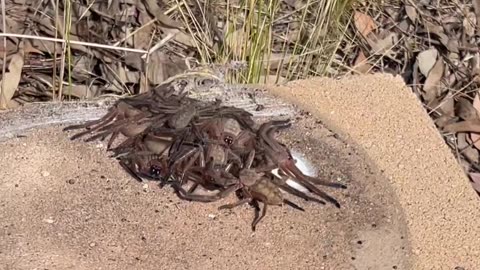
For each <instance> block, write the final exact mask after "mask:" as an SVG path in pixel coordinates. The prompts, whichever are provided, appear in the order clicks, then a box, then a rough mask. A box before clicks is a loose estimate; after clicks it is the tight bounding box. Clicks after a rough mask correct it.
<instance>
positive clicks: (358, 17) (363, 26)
mask: <svg viewBox="0 0 480 270" xmlns="http://www.w3.org/2000/svg"><path fill="white" fill-rule="evenodd" d="M354 22H355V27H356V28H357V30H358V31H359V32H360V34H362V36H363V37H364V38H367V36H368V34H370V33H371V32H372V31H373V30H375V29H376V28H377V26H376V25H375V21H373V19H372V17H370V16H368V15H367V14H364V13H361V12H359V11H355V15H354Z"/></svg>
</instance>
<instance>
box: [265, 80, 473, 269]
mask: <svg viewBox="0 0 480 270" xmlns="http://www.w3.org/2000/svg"><path fill="white" fill-rule="evenodd" d="M269 92H270V93H273V94H275V95H277V96H279V97H281V98H282V99H284V100H289V101H291V102H293V103H295V104H298V105H299V107H300V108H302V109H304V110H307V111H308V112H310V113H311V114H312V115H313V116H316V117H318V118H320V119H322V120H323V121H324V122H325V123H326V125H327V126H329V127H330V128H332V129H333V130H334V131H335V132H338V133H339V135H340V136H341V137H342V138H344V139H345V140H346V141H347V142H349V143H351V144H354V145H356V147H358V148H361V149H362V152H364V153H365V156H368V157H369V158H371V159H372V161H373V162H374V163H375V164H376V166H377V167H378V169H380V170H381V171H383V174H384V176H385V179H388V182H389V183H390V184H391V186H392V187H393V188H394V190H395V194H396V196H398V200H399V202H400V204H401V206H402V209H403V210H404V212H405V217H406V220H407V223H408V236H409V241H410V244H411V247H412V251H413V254H414V257H413V260H412V263H413V268H412V269H472V270H473V269H480V227H479V225H480V200H479V198H478V196H477V195H476V194H475V192H474V191H473V189H472V188H471V186H470V184H469V183H468V180H467V178H466V176H465V175H464V173H463V171H462V169H461V168H460V166H458V165H457V162H456V160H455V157H454V156H453V154H452V153H451V152H450V150H449V148H448V147H447V146H446V144H445V143H444V142H443V139H442V138H441V136H440V135H439V133H438V132H437V130H436V128H435V127H434V125H433V123H432V121H431V119H430V118H429V117H428V115H427V114H426V113H425V112H424V110H423V109H422V105H421V104H420V102H419V101H418V100H417V98H416V97H415V96H414V95H413V94H412V93H411V90H410V89H409V88H407V87H406V86H405V85H404V83H403V81H402V80H401V78H400V77H393V76H390V75H379V74H377V75H368V76H360V77H358V76H356V77H348V78H345V79H342V80H332V79H323V78H317V79H313V80H305V81H296V82H292V83H289V84H288V85H287V86H285V87H270V91H269ZM366 185H368V184H367V183H366ZM455 267H463V268H455Z"/></svg>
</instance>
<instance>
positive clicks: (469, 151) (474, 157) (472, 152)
mask: <svg viewBox="0 0 480 270" xmlns="http://www.w3.org/2000/svg"><path fill="white" fill-rule="evenodd" d="M467 137H468V134H467V133H463V132H460V133H458V134H457V145H458V146H457V147H458V149H459V151H461V152H462V154H464V155H465V156H466V157H467V158H468V159H470V160H471V161H473V162H475V163H477V162H478V158H479V154H478V150H477V149H475V148H473V147H472V146H471V145H470V143H469V142H468V141H467Z"/></svg>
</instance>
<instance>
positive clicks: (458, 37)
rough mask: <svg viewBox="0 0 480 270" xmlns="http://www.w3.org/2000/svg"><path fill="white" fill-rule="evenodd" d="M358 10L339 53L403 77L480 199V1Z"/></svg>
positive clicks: (403, 0) (427, 1)
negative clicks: (464, 171) (457, 159)
mask: <svg viewBox="0 0 480 270" xmlns="http://www.w3.org/2000/svg"><path fill="white" fill-rule="evenodd" d="M355 10H356V11H355V14H354V16H353V20H354V23H353V24H352V25H351V26H350V27H349V30H348V31H349V37H350V41H348V42H345V43H344V46H343V47H342V48H340V50H344V51H343V54H348V52H347V50H348V51H352V52H355V53H350V55H351V56H350V60H348V61H347V62H348V63H350V65H349V66H350V67H351V68H352V69H353V70H357V69H358V66H359V65H358V63H360V62H361V63H362V65H369V69H368V72H388V73H393V74H399V75H401V76H402V78H403V79H404V80H405V83H406V84H407V85H409V86H411V87H412V90H413V91H414V93H415V94H416V95H417V97H418V98H419V99H420V100H421V101H422V103H423V104H424V107H425V109H426V110H427V112H428V113H429V115H430V116H431V117H432V120H434V123H435V124H436V125H437V128H438V129H439V130H440V131H441V132H442V134H443V136H444V138H445V141H446V143H447V144H448V145H449V146H450V147H451V149H452V152H453V153H454V154H455V155H457V156H458V158H459V160H460V163H461V164H462V165H466V166H464V167H465V170H466V173H467V174H468V175H469V176H470V179H471V181H472V186H473V187H474V189H475V190H476V191H477V192H478V193H479V194H480V164H479V150H480V97H479V90H480V77H479V76H480V49H479V47H478V44H479V42H480V32H479V29H480V1H478V0H475V1H462V0H460V1H458V0H457V1H446V0H439V1H433V0H422V1H412V0H400V1H390V2H387V3H383V4H378V5H371V4H366V3H363V2H362V3H358V5H357V6H356V8H355ZM385 37H388V38H385ZM363 72H364V71H362V73H363Z"/></svg>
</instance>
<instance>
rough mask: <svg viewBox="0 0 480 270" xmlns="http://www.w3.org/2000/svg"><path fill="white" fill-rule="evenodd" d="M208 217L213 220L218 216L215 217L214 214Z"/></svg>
mask: <svg viewBox="0 0 480 270" xmlns="http://www.w3.org/2000/svg"><path fill="white" fill-rule="evenodd" d="M208 217H209V218H211V219H215V218H216V217H217V216H216V215H214V214H208Z"/></svg>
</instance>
